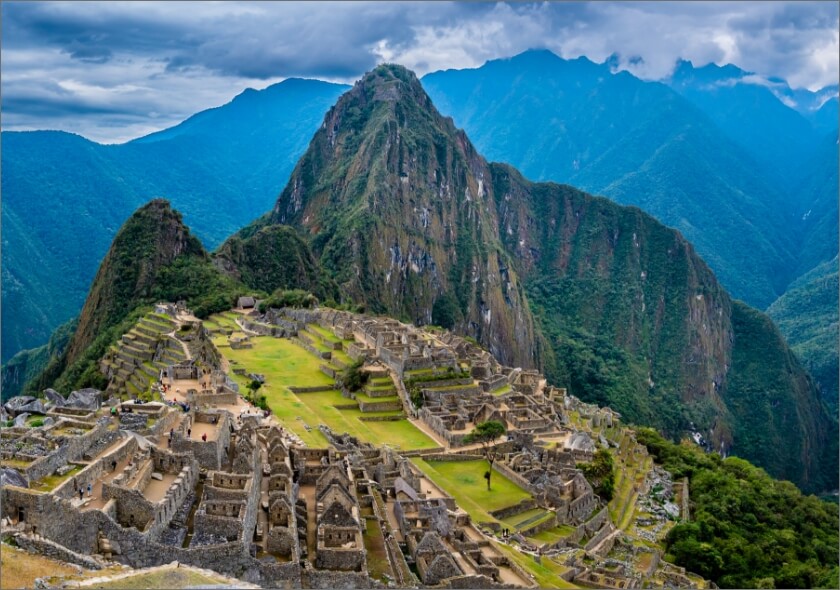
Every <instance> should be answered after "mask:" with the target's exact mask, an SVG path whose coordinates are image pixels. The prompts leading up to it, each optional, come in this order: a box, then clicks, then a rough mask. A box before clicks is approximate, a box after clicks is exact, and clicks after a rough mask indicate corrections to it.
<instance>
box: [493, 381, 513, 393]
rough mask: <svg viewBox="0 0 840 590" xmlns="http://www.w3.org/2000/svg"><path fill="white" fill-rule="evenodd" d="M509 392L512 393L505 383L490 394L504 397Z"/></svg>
mask: <svg viewBox="0 0 840 590" xmlns="http://www.w3.org/2000/svg"><path fill="white" fill-rule="evenodd" d="M511 391H513V389H512V388H511V386H510V385H508V384H507V383H505V384H504V385H502V386H501V387H497V388H496V389H494V390H493V391H491V392H490V393H492V394H493V395H504V394H506V393H510V392H511Z"/></svg>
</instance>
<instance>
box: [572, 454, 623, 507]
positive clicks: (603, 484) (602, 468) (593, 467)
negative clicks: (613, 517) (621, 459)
mask: <svg viewBox="0 0 840 590" xmlns="http://www.w3.org/2000/svg"><path fill="white" fill-rule="evenodd" d="M577 467H578V469H580V470H581V471H583V475H584V476H585V477H586V479H588V480H589V483H591V484H592V487H593V488H594V490H595V493H596V494H598V495H599V496H601V498H603V499H604V500H605V501H607V502H609V501H610V500H612V497H613V493H614V492H615V472H614V471H613V456H612V455H611V454H610V452H609V451H608V450H607V449H598V452H597V453H595V456H594V457H593V458H592V462H591V463H578V465H577Z"/></svg>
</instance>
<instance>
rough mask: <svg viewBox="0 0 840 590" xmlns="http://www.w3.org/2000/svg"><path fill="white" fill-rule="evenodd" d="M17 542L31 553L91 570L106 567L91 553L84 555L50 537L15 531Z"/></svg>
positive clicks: (14, 536)
mask: <svg viewBox="0 0 840 590" xmlns="http://www.w3.org/2000/svg"><path fill="white" fill-rule="evenodd" d="M13 538H14V540H15V544H16V545H17V546H18V547H20V548H21V549H23V550H24V551H29V552H30V553H37V554H38V555H43V556H45V557H50V558H52V559H56V560H58V561H65V562H67V563H72V564H74V565H78V566H81V567H83V568H86V569H90V570H98V569H102V568H103V567H105V564H103V563H101V562H99V561H98V560H96V559H94V558H93V557H91V556H89V555H82V554H81V553H76V552H75V551H71V550H70V549H68V548H67V547H64V546H63V545H59V544H58V543H55V542H53V541H50V540H49V539H45V538H43V537H40V536H33V535H25V534H22V533H15V534H14V535H13Z"/></svg>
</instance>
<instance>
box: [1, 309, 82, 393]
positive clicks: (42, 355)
mask: <svg viewBox="0 0 840 590" xmlns="http://www.w3.org/2000/svg"><path fill="white" fill-rule="evenodd" d="M77 321H78V319H73V320H70V321H69V322H67V323H65V324H62V325H61V326H59V327H58V328H56V330H55V332H53V335H52V336H50V340H49V342H47V343H46V344H44V345H43V346H39V347H38V348H33V349H31V350H21V351H20V352H19V353H17V354H16V355H15V356H13V357H12V358H11V359H10V360H9V362H8V363H6V364H5V365H3V374H2V377H0V383H2V384H3V388H2V391H0V401H3V402H5V400H7V399H9V398H10V397H14V396H16V395H21V393H23V389H24V387H25V386H26V384H27V383H29V382H30V381H31V380H32V379H34V378H35V377H37V376H38V375H40V374H41V372H42V371H43V370H44V369H45V368H46V367H47V365H48V364H49V362H50V359H52V358H55V357H59V356H61V354H62V353H63V352H64V349H65V348H66V347H67V344H68V342H70V338H71V337H72V336H73V332H74V331H75V329H76V324H77Z"/></svg>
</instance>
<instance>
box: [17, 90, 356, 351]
mask: <svg viewBox="0 0 840 590" xmlns="http://www.w3.org/2000/svg"><path fill="white" fill-rule="evenodd" d="M346 88H347V87H346V86H342V85H338V84H330V83H327V82H320V81H314V80H295V79H291V80H286V81H284V82H281V83H280V84H276V85H274V86H271V87H269V88H266V89H265V90H262V91H254V90H247V91H245V92H244V93H242V94H241V95H239V96H238V97H236V98H235V99H234V100H233V101H231V102H230V103H228V104H227V105H224V106H222V107H219V108H216V109H210V110H208V111H204V112H202V113H199V114H197V115H195V116H193V117H191V118H190V119H188V120H187V121H185V122H184V123H182V124H181V125H178V126H176V127H174V128H171V129H168V130H165V131H163V132H160V133H156V134H153V135H150V136H148V137H145V138H141V139H139V140H136V141H134V142H130V143H128V144H123V145H100V144H96V143H93V142H90V141H88V140H86V139H84V138H82V137H79V136H76V135H72V134H69V133H61V132H27V133H10V132H3V136H2V140H3V150H2V169H3V175H2V194H3V202H2V223H3V249H2V264H3V276H2V289H3V302H4V305H3V310H2V316H3V317H2V322H3V326H4V330H3V335H2V355H3V357H2V358H3V360H4V361H5V360H6V359H8V358H10V357H11V356H12V355H13V354H14V353H15V352H17V351H18V350H21V349H24V348H31V347H33V346H37V345H39V344H43V343H44V342H46V340H47V338H48V336H49V334H50V332H51V331H52V330H53V329H54V328H55V327H56V326H58V325H59V324H61V323H63V322H65V321H67V320H68V319H70V318H71V317H74V316H75V315H76V314H77V313H78V311H79V309H80V307H81V305H82V303H83V302H84V298H85V295H86V293H87V289H88V287H89V286H90V282H91V280H92V279H93V276H94V274H95V272H96V268H97V265H98V264H99V262H100V260H101V259H102V257H103V256H104V255H105V253H106V252H107V250H108V246H109V244H110V242H111V240H112V239H113V237H114V235H115V234H116V231H117V230H118V229H119V227H120V226H121V225H122V223H123V222H124V221H125V219H126V218H127V217H128V216H129V215H130V214H131V212H132V211H134V210H135V209H136V208H137V207H139V206H141V205H142V204H143V203H145V202H147V201H149V200H150V199H152V198H155V197H160V196H162V197H165V198H167V199H169V200H171V201H172V202H173V203H174V204H175V205H176V206H177V207H178V208H179V210H181V211H182V212H183V213H184V216H185V218H186V219H187V221H188V222H189V224H190V226H191V227H192V228H193V229H194V231H195V232H196V235H198V236H199V237H200V238H201V239H202V240H203V241H204V242H205V243H206V244H207V245H208V246H210V247H215V246H216V245H218V244H219V243H220V242H221V241H222V240H223V239H224V238H226V237H227V236H229V235H230V234H231V233H232V232H234V231H235V230H237V229H238V228H240V227H241V226H242V225H243V224H245V223H247V222H248V221H250V220H251V219H253V218H254V217H256V216H257V215H258V214H259V213H261V212H263V211H265V210H266V209H267V208H268V207H270V206H271V203H272V202H273V201H274V199H275V198H276V196H277V193H278V192H279V191H280V189H281V188H282V186H283V184H284V183H285V182H286V180H287V179H288V176H289V172H290V171H291V169H292V167H293V166H294V163H295V162H296V161H297V159H298V158H299V157H300V155H301V154H302V153H303V151H304V150H305V149H306V144H307V141H308V139H309V137H310V135H311V134H312V133H313V132H314V131H315V129H316V128H317V126H318V123H319V122H320V120H321V118H322V116H323V113H324V111H326V109H327V108H329V106H330V105H332V104H333V102H334V101H335V99H336V98H337V96H338V94H339V93H340V92H342V91H343V90H344V89H346Z"/></svg>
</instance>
